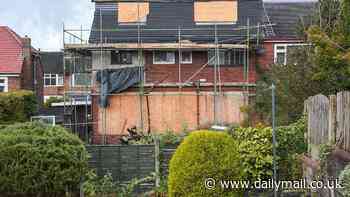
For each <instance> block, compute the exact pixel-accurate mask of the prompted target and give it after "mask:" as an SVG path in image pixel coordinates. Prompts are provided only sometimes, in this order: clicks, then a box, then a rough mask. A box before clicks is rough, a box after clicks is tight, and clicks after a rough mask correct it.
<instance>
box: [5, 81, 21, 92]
mask: <svg viewBox="0 0 350 197" xmlns="http://www.w3.org/2000/svg"><path fill="white" fill-rule="evenodd" d="M20 89H21V78H20V77H8V91H9V92H10V91H16V90H20Z"/></svg>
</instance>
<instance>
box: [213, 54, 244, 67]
mask: <svg viewBox="0 0 350 197" xmlns="http://www.w3.org/2000/svg"><path fill="white" fill-rule="evenodd" d="M228 52H229V55H228V54H227V53H228ZM236 52H239V53H242V57H240V56H236V54H235V53H236ZM211 53H214V56H215V50H208V52H207V55H208V65H209V66H214V65H215V61H216V60H215V58H214V60H212V61H210V59H211V58H212V56H210V54H211ZM245 56H246V53H245V52H244V51H228V50H219V57H220V59H219V66H223V67H235V66H242V65H244V62H245V60H244V59H245V58H246V57H245ZM241 58H243V59H241ZM227 59H229V63H227V61H226V60H227ZM237 59H238V61H239V60H242V62H236V60H237ZM220 62H222V63H220Z"/></svg>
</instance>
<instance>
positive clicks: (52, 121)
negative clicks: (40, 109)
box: [30, 116, 56, 126]
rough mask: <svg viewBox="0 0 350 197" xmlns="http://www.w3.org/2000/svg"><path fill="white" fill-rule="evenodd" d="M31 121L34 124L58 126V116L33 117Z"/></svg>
mask: <svg viewBox="0 0 350 197" xmlns="http://www.w3.org/2000/svg"><path fill="white" fill-rule="evenodd" d="M30 120H31V121H32V122H42V123H45V124H49V125H52V126H55V125H56V116H32V117H31V118H30Z"/></svg>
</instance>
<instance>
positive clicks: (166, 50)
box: [65, 0, 304, 143]
mask: <svg viewBox="0 0 350 197" xmlns="http://www.w3.org/2000/svg"><path fill="white" fill-rule="evenodd" d="M94 2H95V15H94V20H93V24H92V30H91V32H90V37H89V39H88V41H87V42H84V41H83V40H82V38H81V39H80V40H79V39H78V42H67V43H65V53H66V54H67V56H70V57H72V56H73V57H74V56H77V57H78V59H79V58H80V57H81V56H86V57H88V58H91V62H90V63H91V65H90V64H89V65H88V66H86V65H85V66H82V67H89V69H74V70H78V71H77V73H84V75H89V76H90V77H91V79H92V87H91V96H92V118H93V121H92V128H93V131H92V135H93V136H92V138H93V142H94V143H115V142H117V141H118V139H119V138H120V136H122V135H125V134H127V132H126V131H127V129H128V128H131V127H134V126H136V127H137V128H138V130H141V131H143V132H165V131H169V130H171V131H175V132H181V131H183V130H192V129H197V128H202V127H208V126H211V125H213V124H215V125H228V124H237V123H241V122H242V121H245V119H246V117H245V114H244V113H243V112H242V109H243V108H244V106H246V105H248V104H249V103H250V102H251V101H252V100H253V99H252V98H254V93H255V87H256V81H257V79H258V76H257V71H256V68H257V66H258V65H259V64H261V65H262V66H264V67H265V68H268V65H271V64H273V63H285V61H286V60H284V59H282V55H281V53H282V51H279V50H282V48H281V47H279V45H277V44H287V46H289V44H295V43H297V44H299V43H303V42H304V41H303V39H302V38H300V37H297V36H296V34H293V35H291V34H289V33H288V32H287V33H285V32H284V28H285V27H286V26H287V27H288V28H292V26H291V25H286V24H285V23H283V22H282V21H281V20H280V21H277V19H279V17H278V13H277V11H276V10H275V9H277V10H278V6H277V4H271V5H270V4H266V3H265V4H264V3H263V2H262V1H261V0H207V1H201V0H181V1H166V2H163V1H141V2H135V1H128V0H127V1H118V0H115V1H111V0H95V1H94ZM285 5H287V4H285ZM285 5H283V6H285ZM283 6H282V7H283ZM289 12H290V13H288V14H287V15H292V14H295V15H296V16H298V17H299V15H298V13H299V10H294V13H291V11H290V10H289ZM274 14H275V15H274ZM282 14H284V13H282ZM298 17H294V18H292V21H293V25H294V22H297V21H296V20H295V19H298ZM287 21H288V19H287ZM280 22H281V23H280ZM275 23H276V24H275ZM294 26H295V25H294ZM66 33H67V36H73V38H77V37H79V36H77V35H79V30H77V31H75V32H74V31H73V32H68V30H67V32H66ZM80 33H82V32H80ZM284 33H285V34H284ZM283 34H284V35H283ZM285 35H286V37H285ZM67 40H69V39H67ZM286 50H287V49H286ZM286 53H287V52H285V53H284V54H286ZM66 54H65V56H66ZM73 59H75V58H73ZM72 65H74V64H72ZM74 68H76V66H74ZM81 70H82V71H81ZM88 70H89V71H88Z"/></svg>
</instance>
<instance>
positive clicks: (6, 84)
mask: <svg viewBox="0 0 350 197" xmlns="http://www.w3.org/2000/svg"><path fill="white" fill-rule="evenodd" d="M0 79H3V80H4V81H5V82H4V83H0V85H2V86H4V92H8V91H9V80H8V77H2V76H0Z"/></svg>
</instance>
